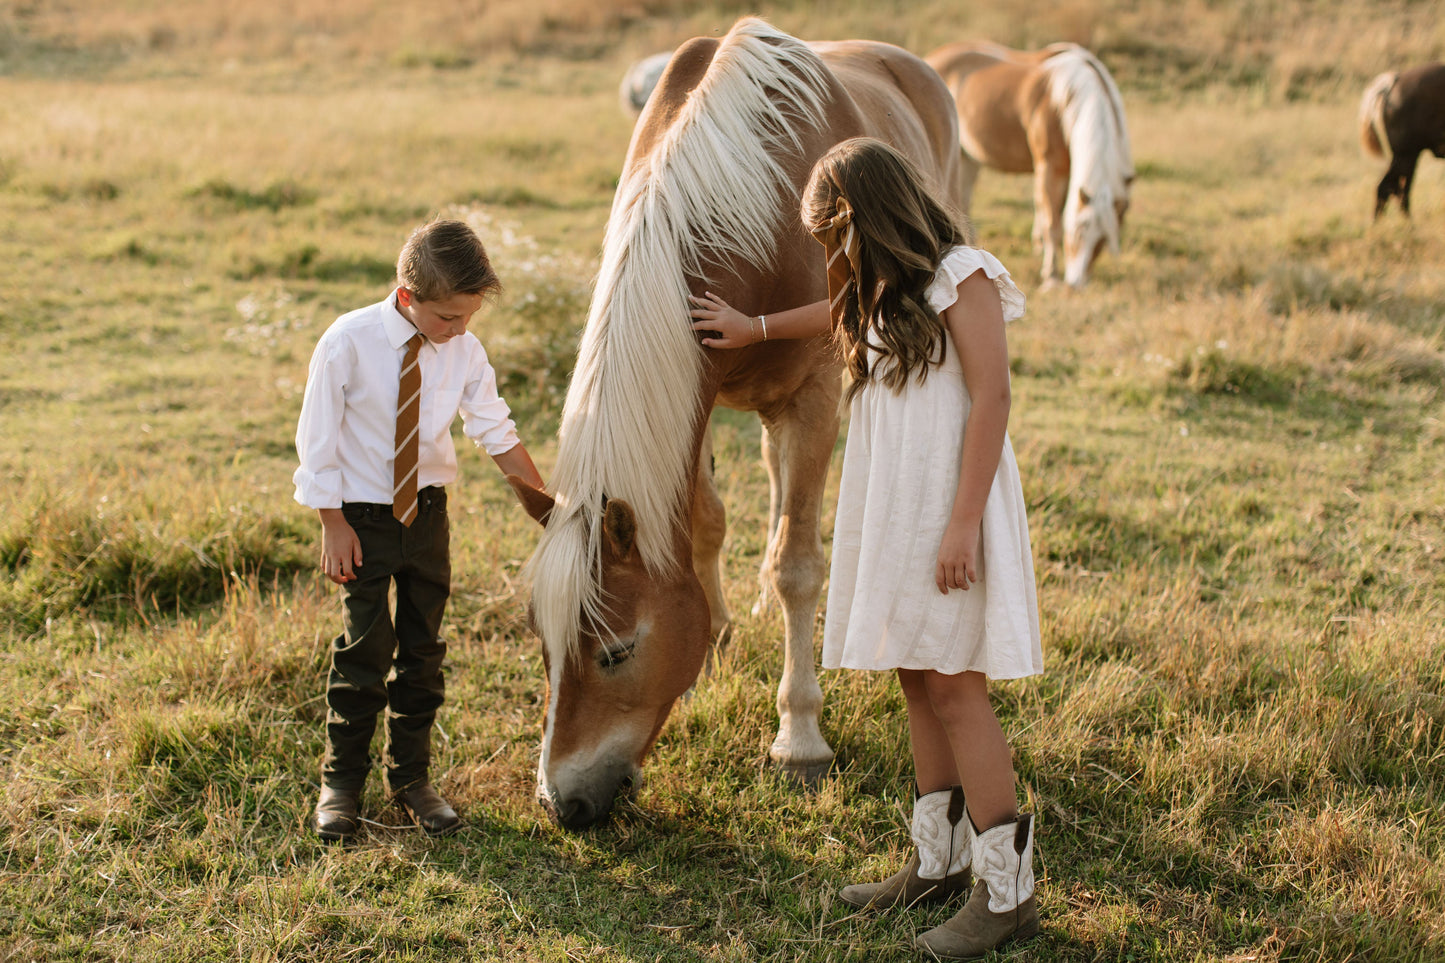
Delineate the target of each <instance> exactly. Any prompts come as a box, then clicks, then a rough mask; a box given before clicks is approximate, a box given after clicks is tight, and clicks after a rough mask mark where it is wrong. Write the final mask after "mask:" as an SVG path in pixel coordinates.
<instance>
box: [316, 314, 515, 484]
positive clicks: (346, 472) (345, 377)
mask: <svg viewBox="0 0 1445 963" xmlns="http://www.w3.org/2000/svg"><path fill="white" fill-rule="evenodd" d="M395 299H396V292H394V291H393V292H392V296H391V297H389V298H387V299H386V300H385V301H381V302H379V303H377V304H373V305H370V306H369V307H365V308H361V309H360V310H358V311H352V312H350V313H348V314H343V315H342V316H341V317H339V318H337V319H336V320H335V321H334V322H333V323H332V325H331V327H329V328H327V329H326V332H325V333H324V334H323V335H322V336H321V340H320V341H318V342H317V344H316V350H315V352H313V353H312V355H311V367H310V369H309V371H308V373H307V376H306V396H305V398H304V399H303V400H302V402H301V420H300V422H299V423H298V424H297V426H296V451H297V453H298V454H299V455H300V456H301V467H299V468H297V469H296V473H295V474H294V475H293V476H292V481H294V482H295V483H296V500H297V501H298V502H300V503H301V504H303V505H306V506H308V507H310V508H340V507H341V504H342V502H376V503H378V504H382V505H389V504H391V500H392V462H393V461H394V460H395V456H396V450H395V445H396V395H397V385H398V382H399V379H400V377H401V361H402V357H403V355H405V353H406V342H407V341H408V340H409V339H410V338H411V336H412V335H414V334H416V328H415V327H414V326H413V325H412V323H411V322H410V321H408V320H407V319H406V318H405V317H403V316H402V315H401V313H400V312H398V311H397V309H396V301H395ZM418 359H419V361H420V364H421V414H420V441H419V451H418V477H417V487H418V488H425V487H427V486H428V485H446V484H450V483H451V482H453V481H455V480H456V477H457V454H456V449H455V448H454V447H453V445H452V436H451V425H452V421H453V420H454V419H455V418H456V416H457V413H458V412H460V413H461V416H462V428H463V431H464V432H465V433H466V436H467V437H468V438H470V439H472V442H473V443H474V444H476V445H477V446H478V447H479V448H483V449H485V450H486V452H487V454H489V455H500V454H502V453H503V452H506V451H509V450H510V449H512V448H513V447H515V446H516V445H517V443H518V438H517V428H516V425H515V424H514V423H513V421H512V418H511V410H510V409H509V408H508V407H507V403H506V402H505V401H503V400H502V398H501V396H500V395H498V394H497V375H496V372H495V371H493V370H492V366H491V364H489V363H488V362H487V352H486V349H484V348H483V347H482V343H481V342H480V341H478V340H477V337H476V335H474V334H472V333H471V332H470V331H468V332H467V333H465V334H462V335H459V336H457V337H455V338H452V339H451V340H449V341H447V342H446V343H444V344H435V343H433V342H431V341H423V342H422V347H421V352H420V354H419V355H418Z"/></svg>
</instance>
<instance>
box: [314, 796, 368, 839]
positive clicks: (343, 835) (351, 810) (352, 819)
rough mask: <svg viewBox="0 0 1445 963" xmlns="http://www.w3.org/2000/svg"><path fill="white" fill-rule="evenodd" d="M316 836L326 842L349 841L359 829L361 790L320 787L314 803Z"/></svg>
mask: <svg viewBox="0 0 1445 963" xmlns="http://www.w3.org/2000/svg"><path fill="white" fill-rule="evenodd" d="M313 826H314V827H315V829H316V835H318V836H320V837H321V838H322V839H324V840H326V841H327V842H338V841H344V840H347V839H350V838H351V837H352V836H354V835H356V831H357V830H358V829H359V828H361V790H359V789H338V788H336V787H335V786H327V785H322V787H321V798H320V799H318V800H317V801H316V818H315V822H314V823H313Z"/></svg>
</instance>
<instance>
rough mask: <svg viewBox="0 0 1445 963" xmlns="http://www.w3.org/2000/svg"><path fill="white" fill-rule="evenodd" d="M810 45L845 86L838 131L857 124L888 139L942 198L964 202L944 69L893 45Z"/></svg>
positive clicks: (955, 125) (955, 126) (954, 122)
mask: <svg viewBox="0 0 1445 963" xmlns="http://www.w3.org/2000/svg"><path fill="white" fill-rule="evenodd" d="M810 46H811V47H812V48H813V49H814V50H815V51H816V52H817V53H818V56H819V57H820V58H821V59H822V61H823V62H824V63H825V64H827V65H828V68H829V70H831V71H832V73H833V76H834V77H835V78H836V79H837V81H838V83H839V86H840V87H841V92H840V96H839V97H838V98H837V107H838V117H836V118H833V119H832V127H833V129H834V132H835V133H843V132H844V130H845V129H846V128H847V127H856V135H860V136H867V137H876V138H878V139H879V140H881V141H884V142H885V143H888V144H889V145H891V146H893V147H894V148H896V149H898V151H899V152H901V153H902V154H904V155H905V156H906V157H908V159H909V160H911V161H913V162H914V164H916V165H917V166H918V168H919V170H920V171H922V173H923V175H924V176H925V177H927V178H928V179H929V181H930V182H931V183H932V186H933V189H934V190H935V191H936V192H937V193H938V194H939V195H940V196H941V197H943V198H945V199H947V200H948V201H949V202H950V203H952V204H955V205H956V204H958V203H959V202H960V200H961V182H960V180H959V178H960V174H961V171H960V167H959V158H958V119H957V116H956V115H955V113H954V106H953V98H952V96H951V95H950V93H949V91H948V88H947V87H946V86H945V85H944V84H943V82H942V81H941V80H940V78H939V76H938V74H937V73H935V72H934V71H933V70H932V69H931V68H930V67H929V65H928V64H926V63H925V62H924V61H923V60H921V59H920V58H918V57H916V56H914V55H913V54H911V53H909V52H908V51H906V50H903V49H902V48H900V47H895V46H892V45H890V44H884V43H875V42H873V41H866V40H844V41H832V42H824V43H814V44H810ZM847 136H853V134H849V135H847ZM836 139H837V140H843V139H845V137H841V136H840V137H837V138H836Z"/></svg>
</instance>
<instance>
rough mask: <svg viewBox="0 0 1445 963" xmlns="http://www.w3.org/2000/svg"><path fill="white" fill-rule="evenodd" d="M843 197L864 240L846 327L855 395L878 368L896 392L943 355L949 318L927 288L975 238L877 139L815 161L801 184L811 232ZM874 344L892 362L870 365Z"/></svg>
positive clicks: (847, 144) (851, 143)
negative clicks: (951, 255)
mask: <svg viewBox="0 0 1445 963" xmlns="http://www.w3.org/2000/svg"><path fill="white" fill-rule="evenodd" d="M839 197H844V198H846V199H847V201H848V204H849V205H850V206H851V207H852V209H853V222H852V223H853V229H854V230H855V231H857V233H858V239H859V259H858V260H859V270H858V272H857V273H858V275H859V276H858V277H856V278H855V279H854V284H853V285H852V288H851V290H850V292H849V294H848V297H847V298H846V299H845V301H844V312H843V318H842V328H843V331H842V332H841V334H842V338H841V342H842V350H843V360H844V362H845V364H846V365H847V367H848V372H849V374H850V375H852V383H851V384H850V385H849V386H848V397H849V398H850V399H851V398H852V397H853V395H854V394H856V393H857V392H858V391H859V389H861V388H862V387H863V385H864V384H865V383H866V382H867V381H868V380H869V379H870V378H872V377H873V376H874V375H875V374H876V375H877V376H878V377H879V379H880V380H881V381H882V382H883V384H884V385H886V386H887V387H888V388H889V389H891V390H893V391H895V392H896V391H899V390H900V389H902V388H903V386H904V385H906V384H907V383H908V379H909V378H910V377H912V376H913V374H914V373H917V375H918V379H919V380H920V381H922V380H923V379H924V378H925V377H927V375H928V369H929V367H930V366H931V365H934V364H938V363H940V362H942V361H943V351H944V346H945V343H946V342H945V341H944V338H943V335H944V330H945V328H944V323H943V320H942V319H941V318H940V317H939V316H938V312H936V311H934V310H933V308H931V307H930V306H929V304H928V301H927V299H926V298H925V297H924V292H925V290H926V289H927V287H928V283H929V282H930V281H931V280H932V279H933V275H934V273H935V272H936V271H937V270H938V265H939V262H940V261H942V260H943V255H944V252H946V251H947V250H948V249H949V248H950V247H954V246H955V245H959V244H966V243H968V241H967V235H966V234H965V233H964V229H963V223H962V219H961V218H960V217H959V216H958V215H956V214H955V213H954V212H952V211H950V210H949V209H948V208H947V207H945V206H944V205H943V204H942V203H940V202H939V201H938V199H936V198H935V197H934V196H933V194H932V193H931V192H930V191H929V189H928V186H927V183H926V181H925V180H924V178H923V175H922V174H921V173H920V172H919V170H918V168H917V167H915V166H914V165H913V163H912V162H910V161H909V160H908V158H906V157H904V156H903V155H902V154H900V153H898V151H896V150H894V149H893V148H892V147H889V146H888V145H887V144H885V143H883V142H882V141H879V140H874V139H873V138H871V137H855V138H853V139H851V140H845V141H843V142H842V143H841V144H838V145H837V146H835V147H834V148H833V149H832V150H830V151H829V152H828V153H827V154H824V155H823V157H822V158H820V159H819V161H818V163H817V164H816V165H814V167H813V172H812V174H811V175H810V176H809V178H808V185H807V187H805V188H804V189H803V209H802V217H803V224H804V226H805V227H806V228H807V229H808V230H810V231H811V230H813V229H815V228H817V227H818V226H819V225H820V224H822V223H823V222H824V221H826V220H828V219H829V218H831V217H832V216H833V215H834V214H835V213H837V202H838V198H839ZM880 318H882V319H883V323H882V324H881V325H880V324H879V323H878V321H879V319H880ZM870 345H871V347H872V348H873V350H875V351H877V352H878V353H879V354H880V355H881V358H880V360H882V359H891V362H892V363H890V364H887V365H879V366H877V367H879V368H881V369H882V370H881V371H878V372H873V371H870V370H869V364H868V349H867V346H870Z"/></svg>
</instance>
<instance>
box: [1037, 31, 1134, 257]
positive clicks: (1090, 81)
mask: <svg viewBox="0 0 1445 963" xmlns="http://www.w3.org/2000/svg"><path fill="white" fill-rule="evenodd" d="M1058 46H1059V48H1060V49H1059V53H1057V54H1055V55H1054V56H1052V57H1050V58H1049V59H1048V60H1045V61H1044V63H1043V68H1044V69H1045V70H1046V71H1048V73H1049V96H1050V98H1051V99H1052V101H1053V104H1054V106H1055V107H1056V108H1057V109H1058V111H1059V119H1060V122H1061V126H1062V127H1063V129H1064V136H1065V138H1066V139H1067V140H1068V143H1069V170H1070V173H1069V196H1070V197H1071V198H1072V197H1074V196H1076V195H1077V194H1078V193H1079V191H1081V190H1082V191H1086V192H1088V194H1089V195H1090V197H1099V196H1102V195H1104V194H1108V195H1109V196H1110V197H1111V198H1114V199H1127V198H1128V197H1129V183H1130V181H1132V180H1133V178H1134V160H1133V154H1132V151H1131V149H1130V146H1129V128H1128V125H1127V123H1126V122H1125V120H1124V99H1123V97H1122V96H1120V94H1119V88H1118V87H1117V86H1115V84H1114V78H1112V77H1111V76H1109V72H1108V71H1107V70H1105V69H1104V65H1103V64H1101V63H1100V62H1099V61H1098V59H1097V58H1096V57H1095V56H1094V55H1093V54H1091V53H1090V52H1089V51H1087V50H1085V49H1084V48H1083V47H1080V46H1078V45H1077V44H1059V45H1058ZM1051 49H1052V48H1051ZM1064 210H1065V215H1064V216H1065V217H1066V218H1068V217H1069V216H1070V214H1071V212H1072V211H1074V210H1075V205H1073V204H1067V205H1065V208H1064ZM1107 220H1108V223H1111V224H1113V225H1114V227H1113V230H1114V231H1117V230H1118V222H1117V220H1116V219H1115V218H1112V217H1111V218H1108V219H1107ZM1111 240H1117V238H1111Z"/></svg>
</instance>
